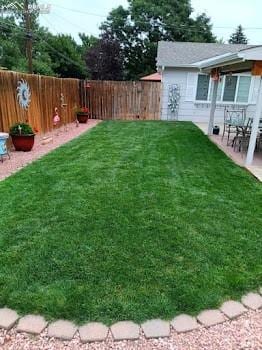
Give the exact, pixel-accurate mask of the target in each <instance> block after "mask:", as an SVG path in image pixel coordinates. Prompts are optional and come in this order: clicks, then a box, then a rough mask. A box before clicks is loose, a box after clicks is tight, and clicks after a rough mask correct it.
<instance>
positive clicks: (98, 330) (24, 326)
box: [0, 287, 262, 343]
mask: <svg viewBox="0 0 262 350" xmlns="http://www.w3.org/2000/svg"><path fill="white" fill-rule="evenodd" d="M261 308H262V287H260V288H259V291H258V292H257V293H255V292H250V293H248V294H245V295H244V296H243V297H242V298H241V302H239V301H234V300H228V301H225V302H224V303H223V304H222V305H221V306H220V308H219V309H214V310H204V311H202V312H200V313H199V314H198V315H197V317H192V316H189V315H185V314H181V315H178V316H176V317H175V318H174V319H173V320H172V321H170V322H168V321H163V320H160V319H155V320H148V321H146V322H144V323H143V324H142V325H138V324H136V323H134V322H133V321H120V322H117V323H115V324H113V325H112V326H111V327H107V326H105V325H104V324H102V323H99V322H89V323H86V324H85V325H83V326H81V327H77V326H76V325H75V324H74V323H73V322H70V321H65V320H57V321H54V322H50V323H48V322H47V321H46V320H45V319H44V317H42V316H39V315H26V316H24V317H20V316H19V315H18V314H17V312H16V311H14V310H11V309H9V308H2V309H0V328H3V329H5V330H7V331H10V330H11V329H12V328H14V329H16V331H17V332H23V333H28V334H33V335H40V334H41V333H42V332H43V331H44V330H46V328H47V335H48V337H50V338H56V339H60V340H63V341H66V340H67V341H70V340H72V339H73V338H74V336H75V335H76V334H77V333H78V334H79V336H80V339H81V342H82V343H91V342H101V341H106V340H107V338H108V335H109V333H110V334H111V335H112V336H113V339H114V341H120V340H137V339H139V337H140V336H141V335H142V333H143V334H144V335H145V337H146V338H147V339H151V338H163V337H169V336H170V332H171V329H173V330H174V331H175V332H177V333H185V332H190V331H194V330H196V329H199V328H201V327H212V326H215V325H217V324H220V323H222V322H225V321H228V320H231V319H234V318H236V317H239V316H241V315H242V314H243V313H245V312H247V311H248V309H250V310H258V309H261Z"/></svg>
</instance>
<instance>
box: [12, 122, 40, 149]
mask: <svg viewBox="0 0 262 350" xmlns="http://www.w3.org/2000/svg"><path fill="white" fill-rule="evenodd" d="M10 135H11V138H12V142H13V145H14V147H15V150H16V151H23V152H29V151H31V149H32V148H33V146H34V142H35V134H34V132H33V129H32V128H31V126H30V125H29V124H26V123H17V124H15V125H13V126H12V127H11V128H10Z"/></svg>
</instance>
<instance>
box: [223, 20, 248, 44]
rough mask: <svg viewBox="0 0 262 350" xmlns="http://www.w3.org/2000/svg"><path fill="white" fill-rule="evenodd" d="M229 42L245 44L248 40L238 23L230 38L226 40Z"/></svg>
mask: <svg viewBox="0 0 262 350" xmlns="http://www.w3.org/2000/svg"><path fill="white" fill-rule="evenodd" d="M228 42H229V44H247V43H248V40H247V37H246V35H245V33H244V30H243V27H242V25H241V24H240V25H239V26H238V27H237V28H236V30H235V32H234V33H233V34H232V35H231V36H230V39H229V40H228Z"/></svg>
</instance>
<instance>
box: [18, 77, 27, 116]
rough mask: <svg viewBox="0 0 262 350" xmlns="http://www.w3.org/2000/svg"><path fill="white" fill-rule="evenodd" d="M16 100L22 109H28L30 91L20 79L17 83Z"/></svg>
mask: <svg viewBox="0 0 262 350" xmlns="http://www.w3.org/2000/svg"><path fill="white" fill-rule="evenodd" d="M16 90H17V100H18V103H19V105H20V107H22V108H23V109H28V107H29V105H30V102H31V91H30V87H29V85H28V83H27V81H26V80H24V79H21V80H19V81H18V83H17V89H16Z"/></svg>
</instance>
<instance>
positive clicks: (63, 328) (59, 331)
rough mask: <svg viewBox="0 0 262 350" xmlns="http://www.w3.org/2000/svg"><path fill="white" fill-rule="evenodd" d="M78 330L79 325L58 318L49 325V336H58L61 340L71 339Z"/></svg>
mask: <svg viewBox="0 0 262 350" xmlns="http://www.w3.org/2000/svg"><path fill="white" fill-rule="evenodd" d="M76 331H77V327H76V326H75V325H74V323H72V322H69V321H64V320H58V321H55V322H53V323H51V324H50V325H49V326H48V333H47V335H48V337H50V338H58V339H61V340H71V339H73V337H74V335H75V333H76Z"/></svg>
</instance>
